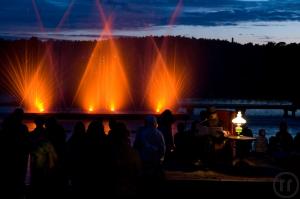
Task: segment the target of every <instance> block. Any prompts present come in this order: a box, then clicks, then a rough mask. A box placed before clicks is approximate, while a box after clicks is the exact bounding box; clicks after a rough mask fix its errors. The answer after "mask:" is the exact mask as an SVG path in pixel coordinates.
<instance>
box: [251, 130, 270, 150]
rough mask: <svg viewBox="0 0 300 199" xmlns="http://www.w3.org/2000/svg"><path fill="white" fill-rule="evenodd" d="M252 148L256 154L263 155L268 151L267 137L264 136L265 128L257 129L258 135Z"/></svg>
mask: <svg viewBox="0 0 300 199" xmlns="http://www.w3.org/2000/svg"><path fill="white" fill-rule="evenodd" d="M254 149H255V152H256V153H257V155H259V156H263V155H265V154H266V153H267V151H268V139H267V138H266V130H265V129H259V131H258V136H257V137H256V140H255V142H254Z"/></svg>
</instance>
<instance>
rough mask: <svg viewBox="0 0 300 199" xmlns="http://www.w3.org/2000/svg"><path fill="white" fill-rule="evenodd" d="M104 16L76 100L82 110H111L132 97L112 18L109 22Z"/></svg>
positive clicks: (119, 107) (120, 107) (119, 106)
mask: <svg viewBox="0 0 300 199" xmlns="http://www.w3.org/2000/svg"><path fill="white" fill-rule="evenodd" d="M101 13H102V12H101ZM101 16H102V19H103V20H104V21H105V26H104V29H103V32H102V33H101V35H100V38H99V40H98V41H97V44H96V46H95V47H94V50H93V52H92V54H91V56H90V59H89V62H88V64H87V66H86V69H85V71H84V74H83V76H82V78H81V81H80V84H79V86H78V89H77V92H76V95H75V100H76V101H77V102H78V103H79V105H80V106H81V107H82V108H83V110H87V109H88V108H89V107H93V109H94V111H97V112H110V111H115V110H120V109H122V108H123V107H124V106H125V105H126V104H127V103H128V100H129V99H131V96H130V93H129V86H128V81H127V76H126V73H125V70H124V65H123V63H122V60H121V58H120V54H119V51H118V48H117V45H116V43H115V41H114V40H113V38H112V33H111V21H110V20H108V21H106V20H105V18H104V17H103V13H102V14H101ZM104 36H105V38H107V39H104V38H103V37H104Z"/></svg>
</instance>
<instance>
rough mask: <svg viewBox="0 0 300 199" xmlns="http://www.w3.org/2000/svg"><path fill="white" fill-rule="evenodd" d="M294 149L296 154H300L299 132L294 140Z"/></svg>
mask: <svg viewBox="0 0 300 199" xmlns="http://www.w3.org/2000/svg"><path fill="white" fill-rule="evenodd" d="M294 149H295V151H296V152H298V153H299V152H300V132H298V133H297V134H296V136H295V138H294Z"/></svg>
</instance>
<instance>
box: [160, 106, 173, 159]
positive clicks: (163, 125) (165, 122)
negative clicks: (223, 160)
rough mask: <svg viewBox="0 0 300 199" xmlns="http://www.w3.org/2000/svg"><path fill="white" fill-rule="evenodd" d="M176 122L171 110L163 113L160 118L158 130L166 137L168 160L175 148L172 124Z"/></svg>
mask: <svg viewBox="0 0 300 199" xmlns="http://www.w3.org/2000/svg"><path fill="white" fill-rule="evenodd" d="M174 122H175V118H174V116H173V114H172V112H171V111H170V110H169V109H166V110H165V111H163V112H162V113H161V114H160V116H159V118H158V127H157V128H158V130H160V131H161V132H162V134H163V136H164V140H165V144H166V158H167V157H168V156H169V155H170V153H171V152H172V150H173V148H174V141H173V134H172V124H173V123H174Z"/></svg>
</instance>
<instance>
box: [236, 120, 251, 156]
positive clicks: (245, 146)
mask: <svg viewBox="0 0 300 199" xmlns="http://www.w3.org/2000/svg"><path fill="white" fill-rule="evenodd" d="M241 135H243V136H248V137H253V133H252V130H251V129H250V128H249V127H248V126H247V124H245V125H244V127H243V130H242V132H241ZM252 142H253V141H243V142H237V145H238V146H237V147H239V149H238V151H237V152H238V153H240V155H241V156H247V155H249V153H250V152H251V151H252Z"/></svg>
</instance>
